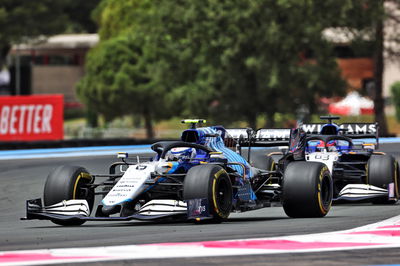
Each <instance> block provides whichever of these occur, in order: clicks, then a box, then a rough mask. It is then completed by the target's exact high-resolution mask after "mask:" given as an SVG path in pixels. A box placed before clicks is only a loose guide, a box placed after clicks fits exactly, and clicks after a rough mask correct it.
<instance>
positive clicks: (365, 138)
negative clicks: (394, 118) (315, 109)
mask: <svg viewBox="0 0 400 266" xmlns="http://www.w3.org/2000/svg"><path fill="white" fill-rule="evenodd" d="M321 119H326V120H328V123H325V124H304V125H302V126H301V128H299V129H298V134H299V138H301V141H299V143H301V145H300V146H301V147H298V148H297V150H298V151H300V153H299V158H298V159H299V160H303V161H307V162H322V163H324V164H325V165H326V166H327V167H328V169H329V171H330V173H331V176H332V179H333V193H334V194H333V197H334V199H333V200H334V201H339V202H340V201H371V202H373V203H381V204H391V203H395V202H397V200H398V199H399V191H400V182H399V177H398V167H399V166H398V163H397V161H396V160H395V158H393V157H392V156H391V155H388V154H385V153H383V152H377V151H375V149H376V148H378V147H379V138H378V124H377V123H363V124H360V123H348V124H341V125H338V124H335V123H333V122H332V121H333V120H336V119H339V117H334V116H321ZM282 155H283V154H282ZM282 155H281V156H279V158H281V157H282ZM285 156H291V152H289V153H288V154H287V155H284V156H283V157H285Z"/></svg>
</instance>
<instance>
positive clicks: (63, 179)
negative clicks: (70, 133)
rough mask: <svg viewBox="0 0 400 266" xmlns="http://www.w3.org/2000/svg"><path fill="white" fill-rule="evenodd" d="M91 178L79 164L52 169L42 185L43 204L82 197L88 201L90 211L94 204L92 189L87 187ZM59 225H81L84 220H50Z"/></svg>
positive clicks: (47, 204) (48, 204)
mask: <svg viewBox="0 0 400 266" xmlns="http://www.w3.org/2000/svg"><path fill="white" fill-rule="evenodd" d="M92 181H93V178H92V176H91V175H90V174H89V172H88V171H87V170H86V169H85V168H83V167H79V166H70V165H64V166H60V167H58V168H56V169H54V170H53V171H52V172H50V174H49V176H48V177H47V180H46V183H45V186H44V195H43V200H44V205H45V206H50V205H53V204H56V203H59V202H62V201H63V200H71V199H84V200H86V201H87V202H88V205H89V209H90V212H91V211H92V209H93V204H94V190H93V189H92V188H89V186H88V184H90V183H92ZM52 222H53V223H56V224H59V225H66V226H72V225H81V224H83V223H84V222H85V221H81V220H78V221H76V220H73V221H60V220H52Z"/></svg>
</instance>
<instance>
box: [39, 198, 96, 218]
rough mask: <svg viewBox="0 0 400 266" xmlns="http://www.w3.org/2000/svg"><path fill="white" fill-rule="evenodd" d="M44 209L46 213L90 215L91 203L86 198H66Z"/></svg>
mask: <svg viewBox="0 0 400 266" xmlns="http://www.w3.org/2000/svg"><path fill="white" fill-rule="evenodd" d="M44 211H45V212H46V213H51V214H62V215H66V214H68V215H83V216H89V215H90V209H89V204H88V203H87V201H86V200H64V201H62V202H60V203H57V204H53V205H50V206H46V207H45V208H44Z"/></svg>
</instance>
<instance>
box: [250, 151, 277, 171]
mask: <svg viewBox="0 0 400 266" xmlns="http://www.w3.org/2000/svg"><path fill="white" fill-rule="evenodd" d="M252 165H253V166H254V167H255V168H258V169H262V170H267V171H273V170H275V166H276V165H275V161H274V159H273V158H272V157H271V156H268V155H265V154H261V155H258V156H254V159H252Z"/></svg>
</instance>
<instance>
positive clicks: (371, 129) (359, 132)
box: [301, 123, 379, 145]
mask: <svg viewBox="0 0 400 266" xmlns="http://www.w3.org/2000/svg"><path fill="white" fill-rule="evenodd" d="M323 125H325V124H323V123H315V124H303V125H302V126H301V127H302V129H303V130H304V132H306V133H307V134H319V133H320V132H321V127H322V126H323ZM337 126H338V127H339V128H340V129H341V131H342V134H341V135H342V136H345V137H349V138H351V139H374V140H375V142H376V145H379V125H378V123H343V124H337Z"/></svg>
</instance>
